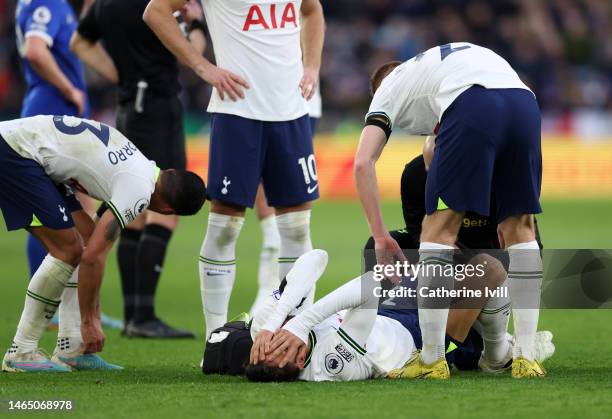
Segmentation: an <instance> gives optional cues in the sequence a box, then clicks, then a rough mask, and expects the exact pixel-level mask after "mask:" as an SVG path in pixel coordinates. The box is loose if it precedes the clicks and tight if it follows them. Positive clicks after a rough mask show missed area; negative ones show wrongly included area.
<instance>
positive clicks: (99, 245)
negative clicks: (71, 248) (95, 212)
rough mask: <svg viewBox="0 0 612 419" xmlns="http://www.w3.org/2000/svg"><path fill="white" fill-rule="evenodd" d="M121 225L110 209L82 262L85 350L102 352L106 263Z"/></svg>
mask: <svg viewBox="0 0 612 419" xmlns="http://www.w3.org/2000/svg"><path fill="white" fill-rule="evenodd" d="M120 230H121V228H120V226H119V222H118V221H117V219H116V218H115V216H114V215H113V213H112V212H111V211H106V212H105V213H104V215H102V217H101V218H100V220H99V221H98V222H97V223H96V227H95V229H94V231H93V233H92V235H91V237H90V239H89V242H88V243H87V247H86V248H85V251H84V252H83V256H82V258H81V264H80V265H79V288H78V291H79V305H80V308H81V334H82V335H83V345H84V351H85V353H94V352H100V351H102V348H103V347H104V333H103V332H102V328H101V326H100V312H99V296H100V286H101V285H102V278H103V277H104V265H105V262H106V257H107V255H108V252H109V251H110V250H111V248H112V247H113V242H114V241H115V240H116V239H117V237H119V232H120Z"/></svg>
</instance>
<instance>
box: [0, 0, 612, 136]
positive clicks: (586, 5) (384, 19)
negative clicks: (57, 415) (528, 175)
mask: <svg viewBox="0 0 612 419" xmlns="http://www.w3.org/2000/svg"><path fill="white" fill-rule="evenodd" d="M15 3H16V0H0V118H2V119H8V118H12V117H16V116H18V115H19V110H20V107H21V99H22V96H23V90H24V81H23V77H22V75H21V70H20V65H19V58H18V54H17V50H16V47H15V35H14V8H15ZM322 4H323V6H324V9H325V15H326V19H327V37H326V45H325V52H324V57H323V66H322V73H321V85H322V95H323V103H324V117H323V120H322V129H323V130H326V131H335V132H338V131H343V130H348V129H352V128H354V127H355V126H358V125H360V124H361V119H362V118H363V115H364V113H365V111H366V109H367V107H368V103H369V85H368V83H369V73H370V72H371V70H372V69H374V68H375V67H376V66H377V65H379V64H380V63H381V62H384V61H388V60H390V59H402V60H405V59H409V58H411V57H413V56H414V55H416V54H417V53H419V52H420V51H423V50H426V49H428V48H430V47H432V46H435V45H440V44H445V43H448V42H451V41H470V42H474V43H477V44H480V45H483V46H487V47H490V48H492V49H494V50H495V51H496V52H498V53H500V54H501V55H502V56H504V57H505V58H507V59H508V61H509V62H510V63H511V64H512V65H513V66H514V68H516V69H517V70H518V71H519V73H520V74H521V77H522V78H523V80H524V81H525V82H526V83H527V84H528V85H529V86H530V87H531V88H532V89H533V90H534V91H535V92H536V94H537V95H538V99H539V102H540V105H541V107H542V109H543V111H544V115H545V119H544V127H545V131H547V132H548V133H559V134H572V133H573V134H579V135H583V136H586V137H588V136H604V135H609V133H610V132H611V131H612V42H611V40H612V2H611V1H610V0H323V1H322ZM207 54H209V55H211V56H212V51H208V52H207ZM88 78H89V83H90V86H91V89H90V97H91V101H92V105H93V109H94V113H93V116H94V117H95V118H98V119H101V120H109V121H112V120H113V119H114V108H115V92H114V89H113V88H112V86H110V85H108V84H107V83H106V82H104V81H103V80H101V79H99V78H97V77H96V76H95V75H93V74H88ZM182 80H183V87H184V90H183V99H184V104H185V106H186V109H187V114H188V115H189V118H188V124H187V126H188V127H190V128H191V131H192V132H193V131H194V130H199V129H200V127H206V126H207V124H206V122H207V115H206V113H205V112H203V109H205V107H206V105H207V103H208V99H209V96H210V88H209V86H207V85H205V84H204V83H202V82H201V81H200V80H199V79H197V77H195V76H194V75H193V73H192V72H190V71H183V74H182ZM204 129H206V128H204Z"/></svg>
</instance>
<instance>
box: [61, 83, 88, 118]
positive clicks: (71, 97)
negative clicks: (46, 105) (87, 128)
mask: <svg viewBox="0 0 612 419" xmlns="http://www.w3.org/2000/svg"><path fill="white" fill-rule="evenodd" d="M66 99H67V100H68V102H70V103H72V104H73V105H74V106H76V107H77V111H78V113H79V116H83V113H84V112H85V93H83V92H82V91H81V90H79V89H77V88H76V87H73V88H72V89H70V91H69V93H68V96H66Z"/></svg>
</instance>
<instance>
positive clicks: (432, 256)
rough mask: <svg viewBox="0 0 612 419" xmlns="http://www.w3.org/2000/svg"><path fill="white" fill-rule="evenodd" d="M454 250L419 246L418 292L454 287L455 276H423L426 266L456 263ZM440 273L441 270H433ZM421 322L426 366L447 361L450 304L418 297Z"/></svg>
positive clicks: (425, 244) (446, 247) (441, 246)
mask: <svg viewBox="0 0 612 419" xmlns="http://www.w3.org/2000/svg"><path fill="white" fill-rule="evenodd" d="M453 251H454V247H452V246H446V245H443V244H437V243H427V242H423V243H421V246H420V247H419V263H421V264H423V268H422V270H421V272H420V273H419V277H418V286H417V287H418V289H420V288H421V287H425V286H426V287H430V288H432V287H444V288H450V289H452V287H453V286H454V284H453V279H454V278H452V277H439V276H436V275H431V276H428V275H423V273H424V272H425V271H426V269H425V266H426V265H429V264H433V265H440V264H442V265H446V264H449V263H452V261H453ZM432 270H433V271H438V269H432ZM418 305H419V323H420V325H421V335H422V337H423V349H422V351H421V358H422V360H423V362H424V363H425V364H432V363H434V362H435V361H437V360H438V359H442V358H444V356H445V354H446V345H445V338H446V323H447V321H448V310H449V306H450V301H448V304H446V303H445V301H444V300H442V299H435V300H434V299H432V298H429V299H426V298H419V299H418ZM432 306H433V307H435V308H432Z"/></svg>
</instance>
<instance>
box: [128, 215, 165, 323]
mask: <svg viewBox="0 0 612 419" xmlns="http://www.w3.org/2000/svg"><path fill="white" fill-rule="evenodd" d="M171 236H172V230H170V229H168V228H166V227H164V226H161V225H157V224H148V225H147V226H145V229H144V231H143V232H142V235H141V236H140V242H139V244H138V251H137V252H136V277H137V281H136V292H135V295H136V307H135V309H134V321H135V322H136V323H142V322H146V321H149V320H153V319H155V304H154V303H155V291H156V289H157V284H158V282H159V276H160V274H161V272H162V268H163V266H164V258H165V257H166V249H167V248H168V242H169V241H170V237H171Z"/></svg>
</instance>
